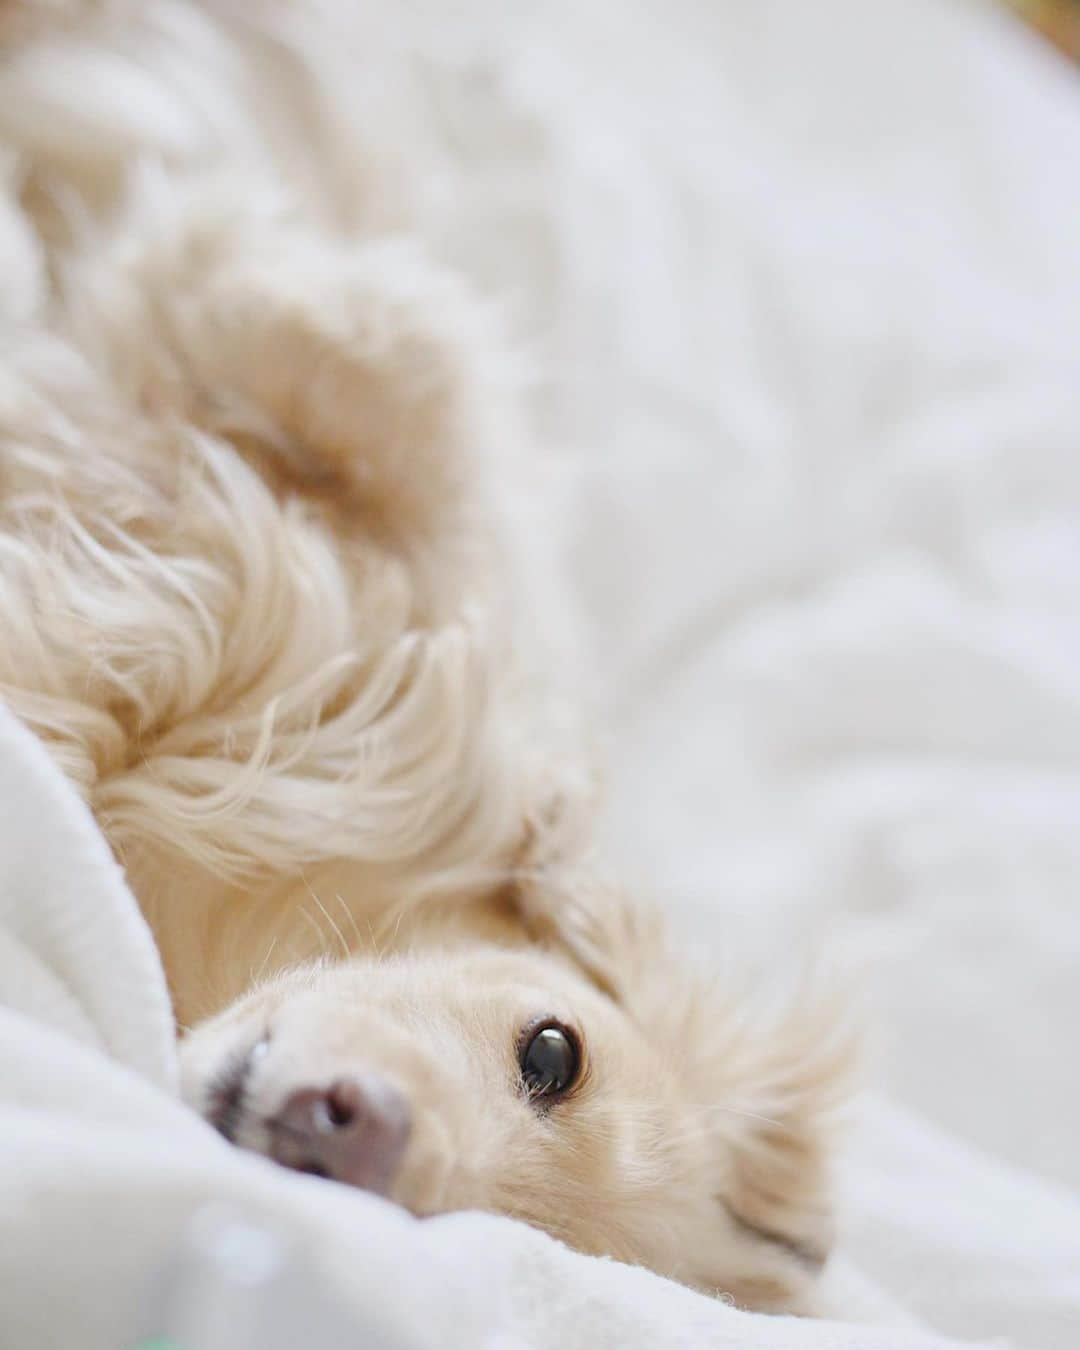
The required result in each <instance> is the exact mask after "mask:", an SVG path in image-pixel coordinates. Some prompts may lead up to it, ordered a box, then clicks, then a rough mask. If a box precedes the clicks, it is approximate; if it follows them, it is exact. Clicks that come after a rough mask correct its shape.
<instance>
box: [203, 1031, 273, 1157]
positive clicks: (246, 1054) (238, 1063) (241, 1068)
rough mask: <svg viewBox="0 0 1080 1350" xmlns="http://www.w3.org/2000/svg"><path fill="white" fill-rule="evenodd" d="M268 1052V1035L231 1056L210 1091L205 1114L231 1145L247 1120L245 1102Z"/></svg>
mask: <svg viewBox="0 0 1080 1350" xmlns="http://www.w3.org/2000/svg"><path fill="white" fill-rule="evenodd" d="M268 1049H269V1038H268V1037H267V1036H265V1035H264V1036H261V1037H260V1038H259V1040H257V1041H255V1042H254V1043H253V1044H252V1045H250V1046H248V1048H247V1049H246V1050H244V1051H242V1052H240V1053H238V1054H233V1055H230V1056H229V1058H228V1059H227V1060H226V1062H225V1065H224V1067H223V1068H221V1069H220V1070H219V1071H218V1073H217V1074H216V1075H215V1076H214V1078H213V1079H212V1080H211V1082H210V1086H209V1087H208V1089H207V1093H206V1106H205V1109H204V1111H203V1115H204V1116H205V1117H206V1119H207V1121H209V1123H210V1124H211V1125H213V1127H214V1129H215V1130H217V1132H218V1133H219V1134H220V1135H221V1136H222V1137H223V1138H225V1139H227V1140H228V1141H229V1143H230V1144H235V1143H236V1135H237V1132H238V1130H239V1129H240V1125H241V1124H242V1122H243V1119H244V1099H245V1097H246V1095H247V1089H248V1084H249V1082H250V1080H251V1072H252V1070H253V1069H254V1067H255V1065H256V1063H257V1062H258V1061H259V1060H260V1059H261V1058H262V1057H263V1055H264V1054H265V1053H266V1051H267V1050H268Z"/></svg>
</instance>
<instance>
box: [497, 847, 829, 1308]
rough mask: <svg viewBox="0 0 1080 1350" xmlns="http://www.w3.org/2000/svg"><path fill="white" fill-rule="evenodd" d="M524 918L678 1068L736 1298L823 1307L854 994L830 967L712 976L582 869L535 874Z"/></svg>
mask: <svg viewBox="0 0 1080 1350" xmlns="http://www.w3.org/2000/svg"><path fill="white" fill-rule="evenodd" d="M519 895H520V907H521V913H522V916H523V919H524V921H525V923H526V924H527V926H528V927H529V929H530V931H531V932H532V934H533V935H534V936H535V937H536V938H537V940H539V941H543V942H545V943H548V944H551V945H554V946H555V947H556V948H557V949H559V950H560V951H561V952H563V953H564V954H565V955H566V956H568V957H569V958H570V959H572V960H573V961H574V963H575V964H576V965H577V966H578V967H579V968H580V969H582V970H583V971H584V972H585V973H586V974H587V975H588V977H589V978H590V980H592V982H593V983H594V984H596V985H597V987H598V988H600V989H601V990H603V991H604V992H605V993H606V994H607V995H608V996H609V997H611V998H612V999H613V1000H615V1001H616V1002H617V1003H619V1004H620V1006H622V1007H623V1008H624V1009H625V1010H626V1012H627V1013H628V1015H629V1016H631V1017H632V1018H633V1019H634V1021H635V1022H636V1023H637V1024H638V1026H639V1027H640V1029H641V1032H642V1035H643V1036H645V1037H647V1038H649V1039H650V1040H651V1041H652V1042H653V1043H654V1044H656V1045H657V1046H658V1048H659V1049H660V1050H661V1052H662V1054H663V1056H664V1058H665V1060H666V1062H667V1063H669V1064H671V1065H672V1066H673V1067H675V1068H676V1069H677V1070H678V1071H679V1072H680V1074H681V1077H682V1080H683V1083H684V1085H685V1091H686V1094H687V1099H688V1103H689V1106H690V1109H691V1111H693V1112H697V1113H699V1114H698V1116H697V1118H698V1119H699V1120H700V1121H701V1122H702V1128H703V1129H704V1130H706V1131H707V1132H708V1136H709V1139H710V1145H711V1148H712V1151H713V1155H714V1156H715V1160H716V1170H715V1178H714V1193H715V1199H716V1207H717V1222H718V1225H719V1227H718V1233H717V1244H716V1251H717V1269H716V1271H715V1277H710V1276H709V1275H708V1273H707V1272H708V1259H709V1258H708V1254H707V1253H703V1265H704V1271H703V1274H704V1278H700V1277H699V1280H698V1282H699V1283H703V1284H708V1283H710V1282H712V1283H713V1284H714V1285H715V1287H716V1288H717V1289H719V1290H722V1291H723V1292H725V1293H727V1294H729V1295H730V1296H731V1297H733V1298H734V1299H735V1301H736V1302H737V1303H740V1304H745V1305H748V1306H753V1307H757V1308H767V1309H774V1310H776V1311H789V1312H791V1311H794V1312H803V1313H810V1312H814V1311H817V1310H818V1307H817V1301H816V1284H817V1279H816V1277H817V1275H818V1273H819V1272H820V1269H821V1267H822V1265H823V1264H824V1261H825V1258H826V1256H827V1253H828V1249H829V1245H830V1242H831V1230H832V1222H831V1204H830V1184H829V1181H830V1179H829V1167H828V1159H829V1155H830V1152H831V1148H830V1145H831V1141H832V1136H833V1134H834V1131H835V1125H836V1122H837V1118H838V1116H839V1114H840V1108H841V1107H842V1106H843V1104H844V1103H845V1101H846V1100H847V1098H848V1096H849V1094H850V1090H851V1083H852V1078H853V1068H854V1062H855V1059H856V1054H855V1038H854V1036H853V1034H852V1031H851V1025H850V1020H849V1018H848V1016H847V1015H846V1013H845V1012H844V1011H843V1010H844V1009H846V1008H847V1006H848V1000H847V998H846V997H837V996H836V994H835V993H834V992H830V990H829V989H827V988H826V980H825V979H824V977H823V976H822V975H820V974H819V975H817V976H816V977H810V978H807V977H805V976H804V977H802V978H800V979H797V980H792V981H791V983H790V986H789V987H788V988H786V989H778V988H777V987H776V982H774V981H770V982H769V985H770V990H771V995H770V997H769V998H768V999H766V998H764V997H763V996H762V994H761V992H760V991H755V989H754V988H753V987H752V986H751V984H750V982H748V980H747V979H746V977H745V976H743V977H742V978H741V979H737V978H735V977H733V976H726V975H724V974H723V973H714V974H713V976H712V977H711V978H710V977H706V975H705V974H704V973H703V972H701V971H700V970H698V969H696V968H695V966H694V964H693V963H692V962H691V961H689V960H688V959H685V958H683V957H681V956H680V955H679V954H678V953H677V952H676V951H675V950H674V949H673V947H672V945H671V942H670V940H669V937H668V934H667V932H666V930H665V925H664V923H663V921H662V920H661V918H660V916H659V915H658V914H657V913H656V912H655V910H652V909H650V908H649V907H647V906H641V905H639V904H637V903H634V902H632V901H630V900H628V899H627V898H626V897H625V896H624V895H623V894H622V893H621V892H620V891H618V890H617V889H616V888H614V887H612V886H610V885H608V884H607V883H606V882H605V881H604V880H602V879H601V878H599V877H598V876H597V875H596V874H595V873H593V872H592V871H591V870H590V869H588V868H586V867H584V866H568V867H559V866H554V867H540V868H536V869H532V870H530V871H529V872H528V873H527V875H526V877H525V879H524V880H523V883H522V885H521V886H520V889H519Z"/></svg>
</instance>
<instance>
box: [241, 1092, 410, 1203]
mask: <svg viewBox="0 0 1080 1350" xmlns="http://www.w3.org/2000/svg"><path fill="white" fill-rule="evenodd" d="M268 1124H269V1127H270V1150H269V1152H270V1156H271V1158H273V1159H274V1161H275V1162H279V1163H281V1164H282V1165H283V1166H284V1167H291V1168H294V1169H295V1170H296V1171H297V1172H311V1173H313V1174H314V1175H315V1176H321V1177H330V1178H332V1179H333V1180H334V1181H342V1182H344V1183H345V1184H346V1185H348V1186H360V1187H362V1188H363V1189H364V1190H366V1191H375V1192H377V1193H378V1194H379V1195H386V1194H387V1192H388V1191H389V1190H390V1186H391V1183H392V1182H393V1180H394V1176H395V1174H396V1173H397V1169H398V1166H399V1164H400V1162H401V1158H402V1155H403V1154H404V1152H405V1145H406V1143H407V1142H408V1138H409V1129H410V1127H411V1125H412V1120H411V1118H410V1114H409V1104H408V1102H407V1101H406V1100H405V1098H404V1097H403V1096H402V1094H401V1093H400V1092H399V1091H398V1090H397V1088H396V1087H394V1086H393V1084H391V1083H388V1082H386V1080H385V1079H382V1078H378V1077H376V1076H374V1075H365V1076H364V1077H363V1078H355V1079H354V1078H342V1079H339V1080H338V1081H337V1082H336V1083H333V1084H331V1086H330V1087H328V1088H301V1089H300V1091H298V1092H294V1093H293V1094H292V1096H291V1097H289V1098H287V1099H286V1101H285V1104H284V1105H283V1106H282V1108H281V1110H280V1111H279V1112H278V1113H277V1115H276V1116H273V1117H272V1118H271V1119H270V1121H269V1122H268Z"/></svg>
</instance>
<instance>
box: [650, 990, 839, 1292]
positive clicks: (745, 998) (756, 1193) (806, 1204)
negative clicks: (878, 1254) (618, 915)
mask: <svg viewBox="0 0 1080 1350" xmlns="http://www.w3.org/2000/svg"><path fill="white" fill-rule="evenodd" d="M679 1036H680V1041H681V1043H682V1044H683V1045H684V1046H685V1047H686V1062H685V1073H686V1079H687V1082H688V1083H689V1084H690V1085H691V1089H692V1091H693V1093H694V1094H695V1100H696V1101H698V1102H701V1103H703V1104H705V1110H706V1112H707V1115H708V1128H709V1132H710V1138H711V1143H712V1148H713V1155H714V1157H715V1159H716V1162H717V1168H718V1172H717V1184H716V1190H715V1199H716V1203H717V1206H718V1207H719V1208H720V1210H721V1215H722V1219H723V1221H724V1223H725V1226H726V1228H727V1231H728V1234H729V1236H730V1238H731V1239H732V1248H731V1253H732V1254H734V1253H735V1252H737V1253H738V1255H739V1258H740V1259H739V1260H737V1261H734V1262H732V1255H730V1254H729V1255H725V1258H724V1259H725V1261H727V1262H728V1263H729V1264H730V1269H731V1272H732V1273H731V1275H729V1276H728V1277H727V1284H728V1288H729V1292H730V1293H731V1295H732V1297H734V1298H735V1300H736V1302H737V1303H741V1304H743V1305H745V1306H748V1307H754V1308H759V1309H765V1310H769V1311H785V1312H799V1313H804V1314H811V1313H819V1312H820V1311H821V1308H820V1306H819V1300H818V1276H819V1275H820V1273H821V1271H822V1268H823V1267H824V1264H825V1261H826V1258H827V1256H828V1254H829V1250H830V1247H831V1245H832V1239H833V1219H832V1177H831V1166H830V1163H831V1159H832V1154H833V1147H834V1144H835V1136H836V1133H837V1127H838V1125H839V1123H840V1121H841V1119H842V1114H843V1108H844V1106H845V1105H846V1103H847V1102H848V1100H849V1098H850V1095H851V1092H852V1087H853V1083H854V1078H855V1066H856V1063H857V1058H858V1055H857V1038H856V1036H855V1035H854V1033H853V1028H852V1020H851V1014H850V1009H849V1000H848V999H847V997H846V996H845V995H844V994H843V993H838V992H837V991H836V990H835V988H833V987H830V982H829V981H828V980H827V979H826V978H825V977H824V975H823V974H822V973H820V972H819V973H817V974H816V975H813V976H804V977H803V978H802V979H800V980H797V981H792V982H790V983H787V984H786V987H785V982H784V981H783V980H781V981H780V982H779V983H778V985H777V987H775V988H772V987H770V989H769V991H768V994H767V995H766V994H765V992H764V991H763V990H761V989H757V990H755V989H754V988H752V987H750V984H749V983H748V982H747V981H745V980H744V981H743V982H742V984H741V987H740V984H739V982H737V981H734V980H727V981H725V980H717V981H715V982H710V983H708V984H705V983H699V985H698V988H697V990H696V991H694V992H691V994H690V995H689V997H688V1007H687V1014H686V1020H685V1021H684V1022H683V1023H682V1026H681V1028H680V1030H679ZM677 1053H678V1050H677V1048H676V1046H675V1045H673V1046H672V1054H677ZM740 1269H741V1276H740Z"/></svg>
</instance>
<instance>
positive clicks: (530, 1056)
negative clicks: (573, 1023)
mask: <svg viewBox="0 0 1080 1350" xmlns="http://www.w3.org/2000/svg"><path fill="white" fill-rule="evenodd" d="M580 1067H581V1054H580V1052H579V1050H578V1047H577V1042H576V1038H574V1037H573V1036H572V1035H571V1033H570V1032H568V1031H565V1030H564V1029H563V1028H562V1027H560V1026H553V1025H552V1024H551V1023H548V1025H547V1026H543V1027H540V1028H539V1030H535V1031H534V1030H530V1031H527V1032H526V1034H525V1036H524V1038H523V1041H522V1047H521V1078H522V1081H523V1082H524V1084H525V1087H526V1088H527V1089H528V1092H529V1096H530V1097H557V1096H560V1095H561V1094H562V1093H564V1092H566V1091H567V1089H568V1088H571V1087H572V1086H573V1085H574V1081H575V1080H576V1078H577V1076H578V1072H579V1070H580Z"/></svg>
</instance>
